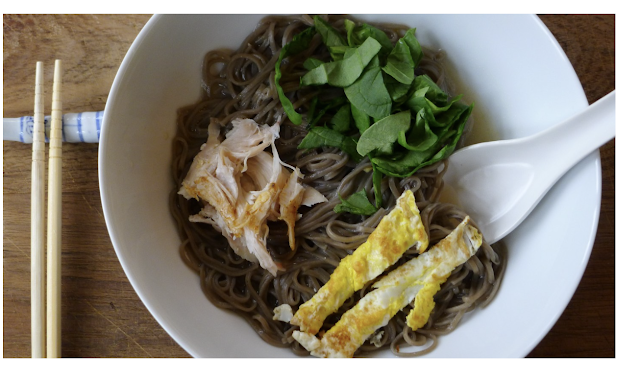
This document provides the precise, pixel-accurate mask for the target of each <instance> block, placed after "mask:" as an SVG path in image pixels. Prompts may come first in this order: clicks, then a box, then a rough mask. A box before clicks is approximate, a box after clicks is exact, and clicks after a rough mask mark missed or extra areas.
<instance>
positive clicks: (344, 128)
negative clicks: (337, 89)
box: [329, 104, 351, 134]
mask: <svg viewBox="0 0 640 377" xmlns="http://www.w3.org/2000/svg"><path fill="white" fill-rule="evenodd" d="M329 126H330V127H331V128H332V129H334V130H336V131H338V132H340V133H341V134H344V133H347V132H348V131H349V128H351V105H350V104H345V105H342V107H340V109H338V111H337V112H336V114H335V115H334V116H333V118H331V121H330V122H329Z"/></svg>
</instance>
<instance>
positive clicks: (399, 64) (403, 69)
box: [382, 38, 415, 85]
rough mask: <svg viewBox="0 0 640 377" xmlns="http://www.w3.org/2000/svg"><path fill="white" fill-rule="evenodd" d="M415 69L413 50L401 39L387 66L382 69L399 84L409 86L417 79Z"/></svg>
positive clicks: (388, 59) (390, 55)
mask: <svg viewBox="0 0 640 377" xmlns="http://www.w3.org/2000/svg"><path fill="white" fill-rule="evenodd" d="M414 67H415V65H414V63H413V58H412V57H411V50H410V49H409V46H407V44H406V43H404V41H403V39H402V38H401V39H400V40H398V42H397V43H396V45H395V47H394V48H393V50H392V51H391V54H389V57H388V58H387V64H386V65H385V66H384V68H382V69H383V70H384V71H385V72H386V73H387V74H388V75H389V76H391V77H393V78H394V79H396V80H397V81H398V82H399V83H401V84H405V85H409V84H411V82H412V81H413V78H414V77H415V73H414Z"/></svg>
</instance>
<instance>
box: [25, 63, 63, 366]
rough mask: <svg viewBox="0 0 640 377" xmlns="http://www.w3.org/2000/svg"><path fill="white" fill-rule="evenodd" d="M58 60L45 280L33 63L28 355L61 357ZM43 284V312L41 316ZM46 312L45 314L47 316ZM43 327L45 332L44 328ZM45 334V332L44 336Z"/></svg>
mask: <svg viewBox="0 0 640 377" xmlns="http://www.w3.org/2000/svg"><path fill="white" fill-rule="evenodd" d="M61 71H62V67H61V62H60V60H56V61H55V66H54V73H53V100H52V105H51V130H50V141H49V190H48V191H49V197H48V208H47V218H48V223H47V259H46V260H47V271H46V286H45V267H44V259H45V251H44V250H45V249H44V242H45V241H44V234H45V216H44V184H45V168H44V162H45V158H44V155H45V138H44V89H43V81H44V79H43V73H42V62H37V63H36V86H35V104H34V116H33V153H32V162H31V357H34V358H37V357H44V356H45V344H46V356H47V357H60V348H61V347H60V345H61V343H60V338H61V331H60V330H61V326H60V324H61V318H60V306H61V305H60V298H61V294H60V293H61V290H60V283H61V279H60V278H61V275H60V267H61V258H60V257H61V246H62V238H61V229H62V211H61V207H62V101H61V95H60V92H61V75H62V73H61ZM45 288H46V316H45ZM45 318H46V320H45ZM45 329H46V333H45ZM45 335H46V336H45Z"/></svg>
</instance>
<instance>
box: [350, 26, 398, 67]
mask: <svg viewBox="0 0 640 377" xmlns="http://www.w3.org/2000/svg"><path fill="white" fill-rule="evenodd" d="M344 26H345V29H346V30H347V42H348V43H349V46H351V47H354V46H359V45H361V44H362V43H363V41H365V40H366V39H367V38H373V39H375V40H376V41H378V43H380V46H381V48H380V54H381V55H382V56H381V57H382V58H386V57H387V55H389V53H390V52H391V49H393V44H392V43H391V40H390V39H389V36H388V35H387V34H386V33H385V32H384V31H382V30H380V29H378V28H376V27H373V26H371V25H369V24H366V23H363V24H362V25H360V26H355V24H354V23H353V21H351V20H345V21H344Z"/></svg>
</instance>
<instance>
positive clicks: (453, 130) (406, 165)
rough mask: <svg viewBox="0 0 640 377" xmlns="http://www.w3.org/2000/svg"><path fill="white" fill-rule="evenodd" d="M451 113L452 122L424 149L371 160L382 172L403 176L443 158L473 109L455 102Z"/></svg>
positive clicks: (460, 134) (456, 139)
mask: <svg viewBox="0 0 640 377" xmlns="http://www.w3.org/2000/svg"><path fill="white" fill-rule="evenodd" d="M453 107H454V110H453V111H452V112H453V113H455V114H457V116H456V117H455V119H454V121H453V123H452V124H451V125H450V126H449V127H447V129H446V131H445V132H442V133H441V135H439V136H438V141H437V142H436V143H435V144H433V145H432V146H431V147H429V148H427V149H426V150H424V151H419V150H409V151H407V152H406V153H396V154H394V155H392V156H375V157H372V158H371V162H372V163H373V164H375V165H376V167H377V168H378V169H379V170H380V171H381V172H382V173H384V174H386V175H389V176H393V177H400V178H405V177H408V176H410V175H412V174H413V173H415V172H416V171H417V170H418V169H420V168H422V167H425V166H428V165H431V164H433V163H436V162H438V161H440V160H442V159H445V158H447V157H449V156H450V155H451V153H453V151H454V150H455V148H456V145H457V144H458V141H459V140H460V137H461V136H462V133H463V131H464V126H465V124H466V122H467V119H468V118H469V115H470V114H471V110H473V104H471V105H470V106H465V105H462V104H455V105H454V106H453Z"/></svg>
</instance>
